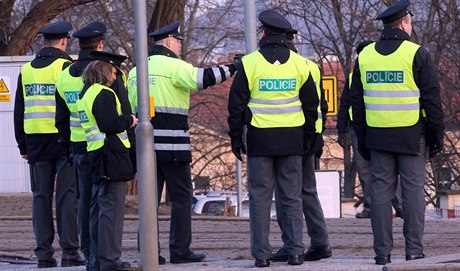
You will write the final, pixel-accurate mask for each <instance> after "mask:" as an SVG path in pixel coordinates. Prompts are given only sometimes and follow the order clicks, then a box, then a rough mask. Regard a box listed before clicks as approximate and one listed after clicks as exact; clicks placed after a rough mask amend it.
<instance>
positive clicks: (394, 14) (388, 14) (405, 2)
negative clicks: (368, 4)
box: [376, 0, 414, 24]
mask: <svg viewBox="0 0 460 271" xmlns="http://www.w3.org/2000/svg"><path fill="white" fill-rule="evenodd" d="M409 6H410V0H400V1H398V2H396V3H395V4H393V5H391V6H390V7H388V8H387V9H386V10H385V11H384V12H382V13H380V14H379V15H378V16H377V18H376V19H377V20H382V22H383V24H389V23H392V22H394V21H396V20H398V19H400V18H402V17H404V16H406V15H407V14H410V15H411V16H414V15H413V14H412V13H411V12H410V10H409Z"/></svg>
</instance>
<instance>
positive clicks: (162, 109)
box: [155, 106, 188, 116]
mask: <svg viewBox="0 0 460 271" xmlns="http://www.w3.org/2000/svg"><path fill="white" fill-rule="evenodd" d="M155 112H156V113H168V114H178V115H186V116H188V109H184V108H172V107H165V106H155Z"/></svg>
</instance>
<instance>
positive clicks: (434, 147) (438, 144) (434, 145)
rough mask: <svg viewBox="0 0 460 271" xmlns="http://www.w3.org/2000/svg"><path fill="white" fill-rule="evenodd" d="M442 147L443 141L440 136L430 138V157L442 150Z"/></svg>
mask: <svg viewBox="0 0 460 271" xmlns="http://www.w3.org/2000/svg"><path fill="white" fill-rule="evenodd" d="M443 147H444V141H443V138H442V136H441V137H435V138H432V140H431V142H430V143H429V145H428V154H429V157H430V158H433V157H434V156H435V155H436V154H438V153H439V152H441V151H442V148H443Z"/></svg>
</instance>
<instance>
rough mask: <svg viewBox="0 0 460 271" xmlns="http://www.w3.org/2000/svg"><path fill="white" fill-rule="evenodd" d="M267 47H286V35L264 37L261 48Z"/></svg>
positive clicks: (260, 43) (260, 44)
mask: <svg viewBox="0 0 460 271" xmlns="http://www.w3.org/2000/svg"><path fill="white" fill-rule="evenodd" d="M266 46H275V47H286V48H288V46H287V39H286V37H285V36H284V35H270V36H265V37H263V38H262V39H261V40H260V42H259V48H263V47H266Z"/></svg>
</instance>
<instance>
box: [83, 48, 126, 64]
mask: <svg viewBox="0 0 460 271" xmlns="http://www.w3.org/2000/svg"><path fill="white" fill-rule="evenodd" d="M89 55H90V57H91V59H93V60H100V61H104V62H108V63H111V64H113V65H115V66H117V67H120V66H121V63H123V61H125V60H126V59H127V58H128V57H127V56H124V55H118V54H114V53H110V52H104V51H91V52H90V53H89Z"/></svg>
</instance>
